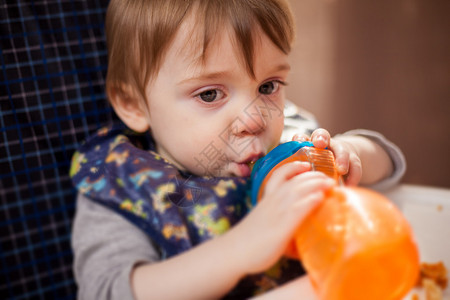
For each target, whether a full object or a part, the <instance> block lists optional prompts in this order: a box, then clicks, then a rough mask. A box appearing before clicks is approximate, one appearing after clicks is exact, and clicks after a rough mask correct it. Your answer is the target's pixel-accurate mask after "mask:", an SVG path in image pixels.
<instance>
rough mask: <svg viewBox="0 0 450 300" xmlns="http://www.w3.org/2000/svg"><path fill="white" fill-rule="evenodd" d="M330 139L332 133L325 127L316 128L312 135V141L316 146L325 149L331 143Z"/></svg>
mask: <svg viewBox="0 0 450 300" xmlns="http://www.w3.org/2000/svg"><path fill="white" fill-rule="evenodd" d="M330 140H331V135H330V133H329V132H328V131H327V130H325V129H323V128H319V129H316V130H314V132H313V133H312V135H311V141H312V142H313V144H314V147H316V148H322V149H325V148H326V147H328V146H329V145H330Z"/></svg>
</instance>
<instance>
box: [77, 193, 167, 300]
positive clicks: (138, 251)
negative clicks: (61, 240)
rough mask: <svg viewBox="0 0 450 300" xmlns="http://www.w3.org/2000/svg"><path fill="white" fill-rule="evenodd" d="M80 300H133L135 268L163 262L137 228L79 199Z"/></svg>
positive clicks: (85, 199) (155, 249) (78, 251)
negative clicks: (138, 265)
mask: <svg viewBox="0 0 450 300" xmlns="http://www.w3.org/2000/svg"><path fill="white" fill-rule="evenodd" d="M72 249H73V252H74V256H75V258H74V273H75V280H76V282H77V285H78V299H82V300H88V299H109V300H116V299H117V300H127V299H130V300H131V299H134V296H133V293H132V291H131V286H130V274H131V270H132V269H133V267H134V266H135V265H136V264H139V263H151V262H155V261H158V260H160V256H159V254H158V251H157V248H156V247H155V246H154V245H153V244H152V242H151V240H150V239H149V238H148V237H147V236H146V235H145V233H143V232H141V231H140V230H139V229H138V228H137V227H135V226H134V225H133V224H131V223H130V222H128V221H127V220H126V219H125V218H123V217H122V216H120V215H118V214H116V213H115V212H113V211H112V210H110V209H109V208H106V207H104V206H102V205H100V204H97V203H94V202H93V201H91V200H89V199H87V198H85V197H84V196H80V195H79V196H78V199H77V209H76V214H75V220H74V224H73V229H72Z"/></svg>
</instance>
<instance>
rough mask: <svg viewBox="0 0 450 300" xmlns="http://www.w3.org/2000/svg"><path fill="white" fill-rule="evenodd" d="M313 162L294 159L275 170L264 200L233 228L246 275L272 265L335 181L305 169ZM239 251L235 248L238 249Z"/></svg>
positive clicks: (232, 232) (234, 240) (233, 234)
mask: <svg viewBox="0 0 450 300" xmlns="http://www.w3.org/2000/svg"><path fill="white" fill-rule="evenodd" d="M309 170H310V165H309V164H308V163H305V162H298V161H297V162H292V163H288V164H285V165H283V166H281V167H280V168H279V169H277V170H275V171H274V172H273V174H272V176H271V177H270V179H269V180H268V182H267V184H266V187H265V190H264V194H263V196H262V198H261V201H260V202H259V203H258V205H256V207H255V208H254V209H253V210H252V211H251V212H250V213H249V214H248V215H247V217H245V218H244V219H243V220H242V221H241V222H240V223H239V224H238V225H237V226H235V227H234V228H233V229H232V230H230V232H229V234H230V236H232V237H234V238H233V241H232V244H234V245H235V247H238V249H239V251H238V253H239V254H240V255H239V258H238V259H237V260H236V261H235V263H237V264H240V265H241V266H242V272H243V275H245V274H251V273H256V272H261V271H264V270H266V269H268V268H269V267H271V266H272V265H273V264H274V263H275V262H276V261H277V260H278V259H279V258H280V257H281V256H282V255H283V253H284V251H285V250H286V247H287V246H288V244H289V242H290V241H291V239H292V237H293V235H294V233H295V230H296V229H297V228H298V226H299V225H300V223H301V222H302V221H303V220H304V219H305V217H306V216H307V215H308V214H309V213H310V212H311V210H312V209H314V208H315V207H316V206H317V205H318V204H319V203H320V202H321V201H322V200H323V198H324V192H325V191H326V190H327V189H329V188H330V187H331V186H333V185H334V184H335V182H334V180H332V179H330V178H328V177H327V176H325V175H324V174H323V173H320V172H306V171H309ZM235 250H236V249H235Z"/></svg>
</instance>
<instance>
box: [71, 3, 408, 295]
mask: <svg viewBox="0 0 450 300" xmlns="http://www.w3.org/2000/svg"><path fill="white" fill-rule="evenodd" d="M106 33H107V43H108V51H109V54H108V55H109V66H108V74H107V82H106V88H107V94H108V98H109V100H110V102H111V104H112V106H113V108H114V110H115V112H116V114H117V115H118V116H119V118H120V119H121V120H122V121H123V123H124V124H125V125H126V127H127V128H126V127H125V126H120V125H119V126H112V127H109V128H103V129H101V130H100V131H99V132H98V133H97V134H95V135H94V136H93V137H91V138H90V139H89V140H88V141H87V142H86V143H85V144H84V145H82V147H81V148H80V150H79V151H78V152H77V153H76V154H75V155H74V158H73V164H72V168H71V176H72V178H73V181H74V184H75V186H76V187H77V189H78V191H79V196H78V204H77V213H76V218H75V223H74V229H73V239H72V245H73V249H74V254H75V262H74V270H75V276H76V280H77V283H78V285H79V298H81V299H214V298H223V297H224V298H233V299H239V298H248V297H251V296H253V295H257V294H263V293H265V292H266V291H267V290H272V291H271V292H270V293H266V294H265V295H263V297H264V296H266V297H267V296H269V295H271V296H272V297H275V298H277V299H281V297H282V296H283V297H286V299H293V298H295V297H297V298H298V297H300V296H301V295H302V294H303V295H305V294H306V293H307V290H308V289H310V287H308V286H307V284H300V283H299V282H297V283H299V284H298V285H295V284H294V285H293V284H292V282H295V281H292V280H296V281H298V280H303V281H302V282H305V281H304V278H306V277H304V276H303V277H302V279H296V278H299V276H300V275H302V274H304V271H303V270H302V268H301V265H300V263H299V262H298V261H297V260H291V259H288V258H286V257H284V256H283V253H284V252H285V250H286V248H287V247H288V246H289V245H288V244H289V241H290V239H291V237H292V235H293V233H294V231H295V229H296V228H297V227H298V226H299V224H300V223H301V222H302V220H303V219H304V218H305V216H306V215H307V214H308V213H309V212H310V211H311V210H312V209H313V208H314V207H316V206H317V205H318V204H319V203H320V202H321V201H322V200H323V197H324V192H325V191H326V190H327V189H329V188H330V187H332V186H333V184H334V182H333V180H331V179H328V178H327V177H326V176H325V175H324V174H322V173H320V172H312V171H310V172H307V171H309V170H310V165H309V164H307V163H300V162H293V163H289V164H286V165H284V166H283V167H281V168H279V169H278V170H277V171H276V172H274V174H273V176H272V177H271V178H270V180H269V181H268V183H267V185H266V188H265V190H264V192H263V196H262V200H261V202H260V203H259V204H258V205H257V206H256V207H254V208H251V207H250V205H249V202H248V197H247V194H248V193H247V191H248V188H249V184H250V183H249V180H248V178H249V176H250V173H251V165H252V164H253V163H254V162H255V161H256V160H257V159H259V158H260V157H262V156H264V155H265V154H267V153H268V152H269V151H270V150H271V149H272V148H274V147H275V146H277V145H278V144H279V143H280V138H281V136H282V133H283V129H284V128H285V125H284V124H285V114H283V109H284V107H285V105H286V103H285V91H284V86H285V85H286V84H287V78H288V74H289V70H290V66H289V63H288V54H289V52H290V50H291V44H292V41H293V38H294V31H293V21H292V16H291V12H290V10H289V8H288V5H287V3H286V2H285V1H282V0H233V1H231V0H191V1H188V0H164V1H161V0H112V1H111V2H110V4H109V7H108V12H107V19H106ZM299 118H300V120H301V116H298V115H294V116H291V120H299ZM130 129H131V130H130ZM285 133H286V132H285ZM291 139H295V140H311V141H312V142H313V143H314V145H315V146H316V147H320V148H325V147H329V148H330V149H331V150H332V151H333V152H334V154H335V157H336V163H337V167H338V171H339V173H340V174H341V175H343V176H344V178H345V181H346V184H349V185H356V184H359V183H361V184H365V185H372V186H373V185H374V184H379V185H384V186H386V185H391V184H393V183H395V182H396V181H398V180H399V178H400V177H401V175H402V173H403V171H404V167H405V166H404V161H403V157H402V154H401V152H400V151H399V150H398V149H397V148H396V147H395V146H394V145H392V144H391V143H390V142H388V141H386V140H385V139H384V138H383V137H382V136H381V135H379V134H377V133H374V132H369V131H363V130H359V131H353V132H350V133H346V134H344V135H340V136H338V137H335V138H331V137H330V134H329V133H328V132H327V131H326V130H324V129H317V130H315V131H314V132H313V133H312V134H311V135H310V136H309V135H306V134H304V132H302V130H301V128H298V131H297V134H296V135H293V136H291ZM289 281H290V282H291V284H287V285H283V284H284V283H286V282H289ZM274 288H276V289H274ZM277 293H278V295H277Z"/></svg>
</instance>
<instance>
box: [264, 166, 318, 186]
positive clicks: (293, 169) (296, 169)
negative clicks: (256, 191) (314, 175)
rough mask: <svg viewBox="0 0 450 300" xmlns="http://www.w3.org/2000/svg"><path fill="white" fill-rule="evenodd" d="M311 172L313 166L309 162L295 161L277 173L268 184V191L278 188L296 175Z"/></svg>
mask: <svg viewBox="0 0 450 300" xmlns="http://www.w3.org/2000/svg"><path fill="white" fill-rule="evenodd" d="M309 170H311V165H310V164H309V163H308V162H303V161H293V162H290V163H287V164H284V165H282V166H281V167H279V168H278V169H276V170H275V171H273V174H272V176H271V177H270V179H269V181H268V182H267V186H266V189H268V190H270V189H272V188H275V189H276V188H277V187H279V186H280V185H281V183H283V182H284V181H287V180H289V179H291V178H292V177H294V176H295V175H298V174H301V173H303V172H306V171H309Z"/></svg>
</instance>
